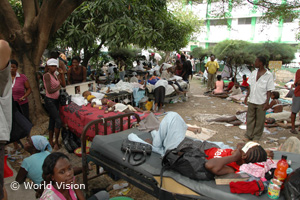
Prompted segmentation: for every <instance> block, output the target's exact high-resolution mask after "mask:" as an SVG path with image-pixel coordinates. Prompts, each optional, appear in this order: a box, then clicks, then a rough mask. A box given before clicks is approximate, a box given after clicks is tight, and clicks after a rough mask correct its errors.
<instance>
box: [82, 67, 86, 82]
mask: <svg viewBox="0 0 300 200" xmlns="http://www.w3.org/2000/svg"><path fill="white" fill-rule="evenodd" d="M82 67H83V71H82V73H83V75H82V76H83V80H82V82H86V68H85V67H84V66H82Z"/></svg>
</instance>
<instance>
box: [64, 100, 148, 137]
mask: <svg viewBox="0 0 300 200" xmlns="http://www.w3.org/2000/svg"><path fill="white" fill-rule="evenodd" d="M106 109H107V106H106V105H105V106H102V108H101V109H99V108H93V107H91V106H90V104H88V105H87V106H78V105H77V104H75V103H73V102H72V103H71V104H69V105H66V106H62V107H61V108H60V112H59V113H60V118H61V120H62V124H63V125H65V124H66V125H68V128H69V130H70V131H72V132H73V133H75V134H76V135H77V136H78V137H80V136H81V134H82V131H83V128H84V127H85V125H87V124H88V123H89V122H91V121H93V120H97V119H102V118H106V117H112V116H117V115H120V114H124V113H123V112H116V113H115V112H109V113H105V110H106ZM137 114H138V115H139V116H140V119H141V120H142V119H144V118H146V117H147V116H148V114H144V113H139V112H137ZM127 121H128V119H127V118H124V119H123V130H126V129H128V122H127ZM135 121H136V119H135V118H131V123H132V122H135ZM107 125H108V126H107V134H111V133H112V130H113V127H112V126H113V124H112V122H111V121H109V122H107ZM98 128H99V129H98V130H99V132H98V133H97V134H99V135H103V134H104V126H103V124H102V123H101V124H98ZM115 130H116V132H119V131H120V130H121V127H120V119H117V120H116V128H115ZM86 136H87V137H88V138H93V137H94V136H95V126H92V127H91V128H90V129H89V130H88V131H87V134H86Z"/></svg>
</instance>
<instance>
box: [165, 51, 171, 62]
mask: <svg viewBox="0 0 300 200" xmlns="http://www.w3.org/2000/svg"><path fill="white" fill-rule="evenodd" d="M165 53H166V58H165V62H168V61H169V59H170V53H171V51H166V52H165Z"/></svg>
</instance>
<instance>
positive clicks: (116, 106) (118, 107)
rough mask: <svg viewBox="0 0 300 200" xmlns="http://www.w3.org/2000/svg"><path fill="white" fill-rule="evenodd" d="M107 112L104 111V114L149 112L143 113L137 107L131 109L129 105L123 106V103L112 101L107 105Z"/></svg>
mask: <svg viewBox="0 0 300 200" xmlns="http://www.w3.org/2000/svg"><path fill="white" fill-rule="evenodd" d="M107 107H108V110H107V111H105V113H108V112H113V111H118V112H124V113H133V112H142V113H144V112H149V111H143V110H141V109H139V108H138V107H133V106H131V105H125V104H123V103H115V102H113V101H109V102H108V103H107Z"/></svg>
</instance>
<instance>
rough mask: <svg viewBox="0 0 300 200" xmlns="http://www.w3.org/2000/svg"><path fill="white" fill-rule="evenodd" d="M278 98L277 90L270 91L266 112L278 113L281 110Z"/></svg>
mask: <svg viewBox="0 0 300 200" xmlns="http://www.w3.org/2000/svg"><path fill="white" fill-rule="evenodd" d="M279 98H280V94H279V92H276V91H273V92H271V99H272V101H271V103H270V104H269V107H268V110H267V112H268V113H279V112H282V111H283V106H282V104H281V102H280V101H279V100H278V99H279Z"/></svg>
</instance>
